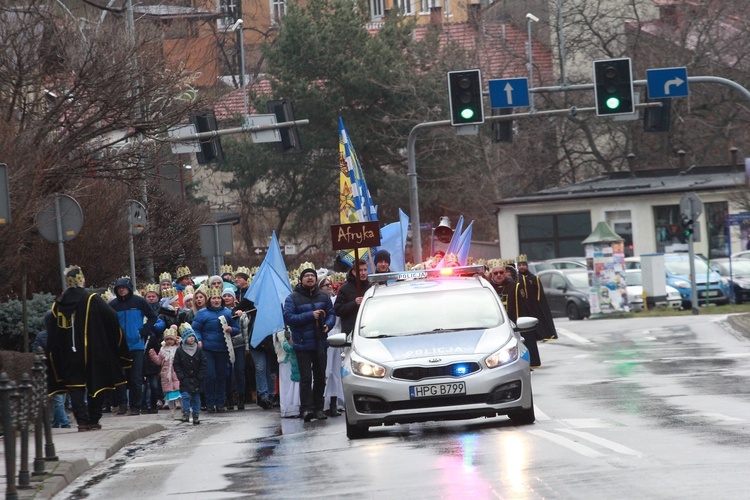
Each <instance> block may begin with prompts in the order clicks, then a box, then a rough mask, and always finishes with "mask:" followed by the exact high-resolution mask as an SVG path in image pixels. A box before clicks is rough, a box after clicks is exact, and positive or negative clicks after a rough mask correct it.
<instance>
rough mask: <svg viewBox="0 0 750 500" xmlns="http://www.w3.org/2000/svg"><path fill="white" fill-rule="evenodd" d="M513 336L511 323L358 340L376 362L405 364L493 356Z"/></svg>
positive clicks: (364, 353) (361, 351)
mask: <svg viewBox="0 0 750 500" xmlns="http://www.w3.org/2000/svg"><path fill="white" fill-rule="evenodd" d="M512 335H513V333H512V330H511V329H510V327H509V326H508V323H504V324H502V325H500V326H498V327H495V328H489V329H478V330H460V331H451V332H429V333H423V334H418V335H408V336H401V337H383V338H371V339H368V338H365V337H360V338H359V339H357V340H358V341H357V343H356V351H357V353H358V354H360V355H361V356H364V357H365V358H367V359H370V360H372V361H380V362H388V361H404V360H409V359H417V358H432V357H435V356H469V355H473V354H477V353H484V354H491V353H493V352H495V351H496V350H498V349H500V347H502V346H503V345H505V344H506V343H507V342H508V340H510V338H511V336H512Z"/></svg>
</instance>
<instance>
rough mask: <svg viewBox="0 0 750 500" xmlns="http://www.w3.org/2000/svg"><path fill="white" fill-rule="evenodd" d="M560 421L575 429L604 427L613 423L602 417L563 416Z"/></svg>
mask: <svg viewBox="0 0 750 500" xmlns="http://www.w3.org/2000/svg"><path fill="white" fill-rule="evenodd" d="M560 422H562V423H563V424H565V425H567V426H568V427H571V428H573V429H603V428H605V427H612V424H611V423H609V422H607V421H605V420H602V419H601V418H561V419H560Z"/></svg>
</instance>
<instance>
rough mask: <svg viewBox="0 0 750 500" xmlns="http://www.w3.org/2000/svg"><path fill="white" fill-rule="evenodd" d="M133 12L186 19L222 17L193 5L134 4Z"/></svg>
mask: <svg viewBox="0 0 750 500" xmlns="http://www.w3.org/2000/svg"><path fill="white" fill-rule="evenodd" d="M133 12H134V13H136V14H141V15H144V16H153V17H159V18H162V19H164V18H176V19H185V18H189V17H198V18H213V17H221V16H219V14H218V13H217V12H215V11H209V10H203V9H196V8H193V7H182V6H179V5H134V6H133Z"/></svg>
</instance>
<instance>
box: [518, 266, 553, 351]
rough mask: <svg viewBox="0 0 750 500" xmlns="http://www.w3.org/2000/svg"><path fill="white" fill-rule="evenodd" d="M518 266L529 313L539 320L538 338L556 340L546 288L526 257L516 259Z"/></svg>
mask: <svg viewBox="0 0 750 500" xmlns="http://www.w3.org/2000/svg"><path fill="white" fill-rule="evenodd" d="M516 265H517V266H518V282H519V283H520V284H521V286H522V287H523V290H524V293H525V294H526V301H527V303H528V305H529V312H530V314H531V316H533V317H535V318H536V319H538V320H539V324H538V325H537V327H536V338H537V339H539V340H541V341H548V340H552V339H556V338H557V330H556V329H555V322H554V321H553V320H552V312H551V311H550V310H549V304H547V297H546V295H544V288H543V287H542V283H541V282H540V281H539V277H538V276H536V275H535V274H532V273H531V272H530V271H529V263H528V259H527V258H526V255H524V254H521V255H519V256H518V258H517V259H516Z"/></svg>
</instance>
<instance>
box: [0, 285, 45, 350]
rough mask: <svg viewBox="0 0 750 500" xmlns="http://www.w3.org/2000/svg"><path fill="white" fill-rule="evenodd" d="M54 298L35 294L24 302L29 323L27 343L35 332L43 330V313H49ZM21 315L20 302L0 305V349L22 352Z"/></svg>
mask: <svg viewBox="0 0 750 500" xmlns="http://www.w3.org/2000/svg"><path fill="white" fill-rule="evenodd" d="M54 300H55V296H54V295H52V294H49V293H35V294H34V296H33V297H32V298H31V299H29V300H28V301H27V302H26V308H27V311H28V322H29V343H30V344H31V343H32V342H33V341H34V337H36V334H37V332H39V331H41V330H44V313H46V312H47V311H49V309H50V308H51V307H52V303H53V302H54ZM23 347H24V346H23V315H22V304H21V301H20V300H9V301H7V302H3V303H0V349H2V350H4V351H19V352H23V351H24V348H23ZM29 350H30V349H29Z"/></svg>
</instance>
